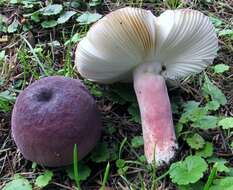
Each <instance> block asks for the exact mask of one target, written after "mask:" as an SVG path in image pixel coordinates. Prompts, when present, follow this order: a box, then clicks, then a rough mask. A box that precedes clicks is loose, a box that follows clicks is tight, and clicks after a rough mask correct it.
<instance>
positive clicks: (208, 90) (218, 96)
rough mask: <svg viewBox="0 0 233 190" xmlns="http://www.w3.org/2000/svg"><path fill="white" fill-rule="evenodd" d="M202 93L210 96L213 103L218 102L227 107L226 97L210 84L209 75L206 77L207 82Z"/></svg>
mask: <svg viewBox="0 0 233 190" xmlns="http://www.w3.org/2000/svg"><path fill="white" fill-rule="evenodd" d="M202 91H203V93H204V95H205V96H207V95H210V96H211V99H212V100H213V101H216V102H218V103H219V104H221V105H225V104H226V103H227V99H226V97H225V95H224V94H223V93H222V91H221V90H220V89H219V88H218V87H217V86H215V85H214V84H213V83H212V82H210V79H209V78H208V76H207V75H205V82H204V84H203V87H202Z"/></svg>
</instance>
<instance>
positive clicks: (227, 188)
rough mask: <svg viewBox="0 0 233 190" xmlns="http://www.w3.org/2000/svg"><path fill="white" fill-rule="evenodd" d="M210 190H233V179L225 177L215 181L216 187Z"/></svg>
mask: <svg viewBox="0 0 233 190" xmlns="http://www.w3.org/2000/svg"><path fill="white" fill-rule="evenodd" d="M210 190H233V177H224V178H222V179H216V180H214V185H213V186H211V187H210Z"/></svg>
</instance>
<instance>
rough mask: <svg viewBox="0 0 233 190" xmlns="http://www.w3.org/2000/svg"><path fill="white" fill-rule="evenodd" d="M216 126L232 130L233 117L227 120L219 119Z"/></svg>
mask: <svg viewBox="0 0 233 190" xmlns="http://www.w3.org/2000/svg"><path fill="white" fill-rule="evenodd" d="M218 126H222V128H223V129H231V128H233V117H227V118H224V119H221V120H220V121H219V122H218Z"/></svg>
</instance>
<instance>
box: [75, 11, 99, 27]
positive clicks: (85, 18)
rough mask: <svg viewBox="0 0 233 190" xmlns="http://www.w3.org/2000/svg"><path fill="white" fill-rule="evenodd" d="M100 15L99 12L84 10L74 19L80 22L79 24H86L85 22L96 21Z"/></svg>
mask: <svg viewBox="0 0 233 190" xmlns="http://www.w3.org/2000/svg"><path fill="white" fill-rule="evenodd" d="M101 17H102V15H101V14H98V13H90V12H86V13H83V14H82V15H80V16H79V17H78V18H77V19H76V20H77V22H79V23H80V25H86V24H91V23H93V22H96V21H97V20H99V19H100V18H101Z"/></svg>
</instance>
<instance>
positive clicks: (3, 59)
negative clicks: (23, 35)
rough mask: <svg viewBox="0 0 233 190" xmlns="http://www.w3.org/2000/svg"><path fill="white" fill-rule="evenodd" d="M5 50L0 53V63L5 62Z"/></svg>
mask: <svg viewBox="0 0 233 190" xmlns="http://www.w3.org/2000/svg"><path fill="white" fill-rule="evenodd" d="M5 56H6V54H5V50H2V51H0V61H5Z"/></svg>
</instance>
